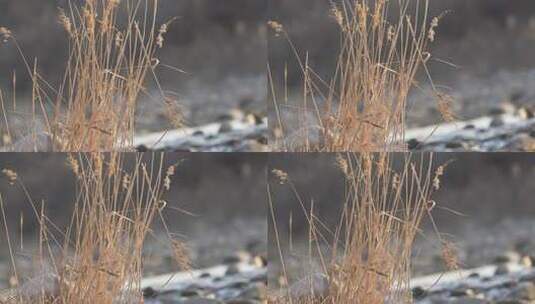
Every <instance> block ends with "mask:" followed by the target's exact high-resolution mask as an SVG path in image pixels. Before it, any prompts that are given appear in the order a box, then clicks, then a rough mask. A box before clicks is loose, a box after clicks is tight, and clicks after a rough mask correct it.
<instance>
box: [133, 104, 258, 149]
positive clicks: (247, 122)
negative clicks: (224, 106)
mask: <svg viewBox="0 0 535 304" xmlns="http://www.w3.org/2000/svg"><path fill="white" fill-rule="evenodd" d="M267 134H268V122H267V119H266V118H265V117H261V116H258V115H255V114H244V113H243V112H241V111H233V112H231V113H230V114H229V115H226V116H225V117H223V119H221V121H219V122H214V123H211V124H207V125H204V126H199V127H194V128H182V129H177V130H171V131H164V132H156V133H149V134H145V135H139V136H137V137H136V138H135V140H134V145H135V147H136V149H137V150H138V151H149V150H153V151H154V150H163V151H172V152H177V151H180V152H265V151H267V150H268V146H267V145H268V142H267Z"/></svg>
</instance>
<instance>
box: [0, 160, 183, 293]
mask: <svg viewBox="0 0 535 304" xmlns="http://www.w3.org/2000/svg"><path fill="white" fill-rule="evenodd" d="M122 155H123V154H120V153H119V154H115V153H114V154H108V155H105V154H97V153H95V154H81V155H79V156H69V157H68V164H69V166H70V167H71V168H72V170H73V172H74V175H75V177H76V187H77V196H76V197H77V199H76V201H75V202H74V204H75V206H74V213H73V216H72V220H71V224H70V225H69V227H68V229H67V230H66V231H60V230H58V229H59V228H58V227H57V226H55V225H54V223H51V222H50V221H49V220H48V218H47V216H46V214H45V213H44V211H43V210H44V207H43V205H42V204H38V203H35V202H33V201H32V200H31V198H30V197H29V194H28V191H26V189H25V188H24V184H23V183H22V181H21V180H20V178H19V177H18V176H17V174H16V172H14V171H12V170H9V169H8V170H4V175H6V176H7V178H8V180H9V181H10V183H12V184H13V185H14V186H19V187H21V188H22V189H23V190H24V191H25V193H26V194H27V195H28V200H29V201H30V203H31V204H32V206H33V208H34V211H35V215H36V217H37V218H38V220H39V224H40V233H39V236H38V240H39V246H38V250H37V252H36V253H35V261H34V262H35V264H36V265H37V267H38V268H39V270H38V271H37V272H38V273H41V274H46V275H45V276H41V277H37V278H29V280H25V279H28V278H21V277H19V276H18V274H17V270H16V266H15V265H14V266H13V267H14V268H15V270H14V279H15V281H14V282H15V286H14V288H13V289H12V290H11V291H10V292H9V293H8V294H2V301H5V302H6V303H142V302H143V299H142V295H141V291H140V289H139V288H140V287H139V286H140V280H141V275H142V271H143V257H142V250H143V245H144V242H145V239H146V238H147V237H148V236H150V235H153V231H152V229H151V226H152V224H153V221H154V220H155V219H157V218H159V217H162V212H163V210H164V209H165V207H166V202H165V201H163V199H162V195H163V194H164V193H165V192H166V191H167V190H169V187H170V186H171V177H172V176H173V174H174V172H175V167H174V166H172V167H169V168H168V169H167V170H165V169H164V168H163V156H162V155H153V156H152V158H151V159H150V160H149V161H144V160H142V158H141V156H137V157H136V160H135V165H134V168H133V169H132V170H128V171H127V170H126V169H125V166H124V162H125V160H124V159H123V156H122ZM4 207H5V206H3V203H2V210H4ZM162 219H163V218H162ZM4 222H5V217H4ZM4 227H5V228H6V234H7V237H8V240H9V231H8V230H7V224H5V226H4ZM168 235H169V240H168V241H167V242H168V244H170V245H169V246H171V248H172V249H173V251H174V252H175V258H176V261H177V263H179V264H180V266H181V267H184V268H187V267H188V261H187V255H186V253H185V251H184V247H183V245H182V243H181V242H179V241H177V240H173V239H172V236H171V235H170V233H169V231H168ZM11 246H12V244H11V242H9V248H10V250H11V248H12V247H11ZM12 259H14V257H13V253H12ZM14 264H15V263H14ZM25 281H27V282H25Z"/></svg>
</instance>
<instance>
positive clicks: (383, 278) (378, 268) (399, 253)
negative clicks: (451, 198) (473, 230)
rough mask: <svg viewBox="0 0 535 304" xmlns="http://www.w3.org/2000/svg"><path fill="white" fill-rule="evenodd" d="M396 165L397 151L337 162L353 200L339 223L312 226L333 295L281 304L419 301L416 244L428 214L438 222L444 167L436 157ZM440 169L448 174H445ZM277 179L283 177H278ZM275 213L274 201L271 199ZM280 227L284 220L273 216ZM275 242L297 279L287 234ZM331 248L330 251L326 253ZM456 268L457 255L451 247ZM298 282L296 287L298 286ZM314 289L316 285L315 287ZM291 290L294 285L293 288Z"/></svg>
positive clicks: (284, 297) (289, 295)
mask: <svg viewBox="0 0 535 304" xmlns="http://www.w3.org/2000/svg"><path fill="white" fill-rule="evenodd" d="M398 160H401V165H395V164H394V160H393V156H392V154H390V153H377V154H369V153H362V154H347V155H339V156H338V157H337V165H338V166H339V167H340V169H341V170H342V172H343V173H344V176H345V183H346V184H345V188H346V198H345V203H344V205H343V211H342V213H341V215H340V221H339V225H338V226H337V227H335V228H334V229H333V228H332V227H326V226H325V224H324V223H322V222H321V221H320V220H319V215H316V214H314V211H313V209H314V208H312V209H311V211H310V214H308V215H307V220H308V223H309V229H310V230H309V246H310V248H309V254H310V256H311V260H316V261H317V262H318V263H319V264H320V268H321V272H322V274H323V275H325V276H326V277H327V281H328V289H327V290H326V291H315V292H310V294H309V295H304V296H303V295H301V296H300V297H299V298H296V297H295V293H293V292H288V291H285V290H284V289H283V290H281V291H280V293H278V295H279V296H278V297H274V299H272V302H273V303H289V304H296V303H301V304H315V303H322V304H339V303H370V304H376V303H377V304H379V303H381V304H382V303H411V302H412V295H411V292H410V287H409V281H410V276H411V255H412V249H413V242H414V240H415V238H416V236H417V234H418V233H420V230H419V229H420V224H421V222H422V220H423V219H424V217H426V216H429V217H431V212H432V209H433V208H434V205H435V204H434V201H432V200H431V197H432V194H433V192H434V191H435V188H434V187H433V184H434V182H433V179H434V178H435V177H436V178H438V177H439V176H441V175H442V174H443V167H440V169H437V172H433V170H432V164H433V156H432V155H430V156H423V155H422V156H421V157H420V158H419V159H417V160H415V159H414V158H413V156H402V157H400V158H399V159H398ZM439 171H440V172H439ZM275 174H276V173H275ZM287 183H288V184H289V185H290V187H292V189H293V191H294V193H296V195H297V197H298V200H299V202H300V204H301V207H302V208H303V210H308V209H307V208H305V206H304V202H303V201H301V199H300V198H299V194H298V191H297V189H295V186H294V185H293V183H292V182H291V180H290V179H287ZM270 207H271V210H272V214H271V215H272V217H273V216H274V212H273V203H272V202H271V201H270ZM273 223H274V225H275V226H276V219H273ZM274 231H275V236H274V237H275V240H276V242H277V245H278V246H279V258H280V262H281V263H282V269H283V276H284V277H285V280H286V281H289V278H288V273H287V270H286V266H285V260H284V257H283V254H282V252H281V243H280V238H279V233H278V230H277V228H276V227H275V230H274ZM325 246H327V247H329V248H330V253H329V254H327V255H326V254H325V253H324V250H322V249H321V248H324V247H325ZM444 248H445V251H444V253H445V254H447V257H448V259H447V260H446V261H448V265H449V266H452V265H453V264H454V263H455V261H454V256H455V255H454V252H453V251H452V250H450V249H451V248H452V247H451V246H444ZM292 283H293V282H289V285H290V286H291V285H292ZM312 286H313V284H312V282H311V289H313V288H312ZM290 289H291V288H290Z"/></svg>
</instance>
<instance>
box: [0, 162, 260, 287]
mask: <svg viewBox="0 0 535 304" xmlns="http://www.w3.org/2000/svg"><path fill="white" fill-rule="evenodd" d="M125 157H126V159H128V160H129V163H130V164H131V163H132V161H133V160H134V159H135V155H134V154H129V155H128V156H125ZM146 157H147V159H148V158H149V157H150V156H149V155H146ZM66 161H67V159H66V154H61V153H47V154H45V153H43V154H41V153H28V154H25V153H14V154H12V153H4V154H2V155H0V167H1V169H6V168H8V169H11V170H13V171H15V172H16V173H17V174H18V178H19V180H20V181H22V182H23V183H24V185H25V187H26V188H27V189H28V192H29V194H30V196H31V197H32V199H33V201H34V202H36V203H37V204H38V203H39V202H41V201H43V202H44V203H45V214H46V216H48V217H49V218H50V220H51V221H52V222H53V223H54V224H55V225H57V226H58V227H59V228H60V229H64V228H65V227H67V225H68V224H69V220H70V216H71V214H72V207H73V205H74V202H75V195H76V189H75V180H74V176H73V174H72V173H71V171H70V168H69V167H68V166H67V163H66ZM177 162H180V165H179V166H178V167H177V170H176V174H175V176H174V178H172V183H171V190H170V191H169V192H168V193H167V194H166V195H165V197H164V199H165V200H166V201H167V202H168V206H167V208H166V211H165V212H164V217H165V221H166V223H167V225H168V226H169V228H170V230H171V232H172V233H175V234H177V235H178V236H179V239H181V240H183V241H184V242H185V243H186V245H187V247H188V248H189V250H190V258H191V261H192V263H193V267H195V268H200V267H210V266H214V265H217V264H219V263H221V262H222V261H223V259H225V258H226V257H229V256H234V255H235V254H237V253H238V252H248V253H250V254H253V255H263V256H265V253H266V242H267V240H266V236H267V222H266V215H267V213H266V212H267V211H266V210H267V209H266V208H267V202H266V187H265V165H266V156H264V155H262V154H247V153H243V154H218V153H190V154H180V153H173V154H166V156H165V166H164V168H166V167H168V166H170V165H172V164H175V163H177ZM128 166H129V165H128V163H127V165H126V166H125V167H128ZM0 194H1V195H2V198H3V201H4V207H5V208H4V210H5V212H6V218H7V222H8V228H9V232H10V234H9V235H10V238H11V242H12V245H13V247H14V250H15V257H16V259H17V264H18V266H19V267H18V270H19V271H23V270H24V269H28V268H30V266H31V265H32V262H33V261H32V257H31V255H30V253H31V252H32V250H33V249H34V248H35V246H36V237H37V236H38V232H39V225H38V223H37V221H36V217H35V215H34V212H33V210H32V207H31V205H30V203H29V202H28V200H27V199H26V197H25V195H24V193H23V191H22V189H21V188H20V187H18V186H16V185H15V186H12V185H10V184H9V182H8V180H7V179H6V177H5V176H4V175H2V176H1V177H0ZM180 210H182V211H180ZM21 216H22V217H23V218H24V221H23V224H22V232H23V234H21V220H20V219H21ZM161 224H162V223H161V220H156V222H155V227H154V229H155V230H156V231H157V232H158V231H160V232H161V233H156V235H157V237H156V238H155V237H150V236H149V237H148V238H147V245H146V251H145V254H146V262H145V275H146V276H149V275H154V274H164V273H169V272H173V271H178V270H180V269H177V266H176V263H175V262H174V258H173V254H172V252H171V251H170V249H169V247H168V246H166V244H165V240H166V236H165V234H164V233H163V231H162V228H163V227H162V225H161ZM0 231H1V233H0V244H2V246H1V247H2V248H1V249H0V289H1V288H3V287H6V286H7V284H8V280H9V277H10V274H12V273H11V271H12V267H11V263H10V259H9V251H8V247H7V242H6V241H7V240H6V233H5V229H4V227H3V223H2V228H1V229H0ZM21 240H23V245H24V250H21V246H20V242H21Z"/></svg>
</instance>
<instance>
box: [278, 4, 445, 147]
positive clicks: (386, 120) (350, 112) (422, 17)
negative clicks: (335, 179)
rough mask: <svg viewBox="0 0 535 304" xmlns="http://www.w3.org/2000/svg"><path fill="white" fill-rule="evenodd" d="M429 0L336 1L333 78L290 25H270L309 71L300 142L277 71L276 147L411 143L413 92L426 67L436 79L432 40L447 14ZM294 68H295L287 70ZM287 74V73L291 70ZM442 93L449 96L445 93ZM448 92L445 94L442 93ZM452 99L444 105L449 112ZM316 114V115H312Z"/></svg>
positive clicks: (300, 112)
mask: <svg viewBox="0 0 535 304" xmlns="http://www.w3.org/2000/svg"><path fill="white" fill-rule="evenodd" d="M428 2H429V1H428V0H423V1H418V0H416V1H411V0H397V1H389V0H377V1H371V0H347V1H339V2H336V3H337V4H336V3H335V2H334V1H333V2H331V3H332V9H331V14H332V16H333V18H334V20H335V21H336V23H337V24H338V26H339V32H340V37H341V42H340V51H339V54H338V55H337V56H338V58H337V66H336V70H335V72H334V74H333V76H332V79H327V80H325V79H321V78H320V77H319V76H318V75H317V74H316V73H315V72H314V70H313V67H311V66H310V65H309V62H308V55H307V56H305V58H304V59H303V58H300V56H299V54H298V52H297V50H296V47H295V46H294V45H293V44H292V42H291V38H290V37H289V35H288V34H287V33H286V31H285V30H284V27H283V25H282V24H280V23H278V22H276V21H270V22H269V23H268V25H269V26H270V27H271V28H272V30H273V31H274V32H275V35H276V36H284V37H285V38H286V39H287V41H288V42H289V44H290V47H291V49H292V50H293V52H294V54H295V56H296V57H297V59H298V61H299V64H300V68H301V70H302V73H303V78H304V79H303V91H302V93H301V96H300V98H302V103H301V105H299V106H298V108H299V109H298V110H297V113H296V114H295V115H294V118H295V119H294V120H296V121H297V128H298V132H297V134H299V137H300V138H301V139H300V140H299V141H298V142H295V141H292V140H290V139H288V138H286V137H287V136H288V130H287V127H286V126H285V122H284V121H283V119H282V118H281V116H280V115H281V114H280V113H281V110H280V108H279V107H281V106H283V105H285V104H287V103H288V100H287V99H288V95H287V89H285V91H286V92H285V94H284V95H285V97H284V99H285V100H284V102H281V101H278V100H277V97H276V93H277V92H275V88H274V84H273V81H272V76H271V75H270V77H269V78H270V82H271V88H272V93H271V94H272V96H273V99H274V100H273V103H274V106H275V109H276V114H277V116H278V121H277V123H274V124H273V125H272V126H273V128H274V129H275V131H276V132H275V136H274V137H275V139H274V144H273V145H274V147H275V149H279V150H282V151H331V152H332V151H337V152H345V151H355V152H360V151H378V150H380V151H384V150H406V147H405V146H404V145H403V142H404V140H403V139H404V132H405V126H406V116H407V111H408V106H407V98H408V95H409V92H410V91H411V89H414V88H416V87H419V86H418V84H417V83H416V81H415V78H416V75H417V73H418V72H419V71H420V70H421V69H422V68H423V70H425V73H426V75H427V76H428V78H429V80H430V82H431V86H432V88H433V90H434V91H435V92H438V90H437V89H436V87H435V86H434V84H433V82H432V81H431V76H430V72H429V71H428V69H427V67H426V63H427V62H428V60H429V59H430V58H431V54H430V53H429V52H428V46H429V44H430V43H432V42H433V41H434V40H435V36H436V30H437V27H438V25H439V21H440V18H442V16H439V17H434V18H430V17H429V16H428V13H427V12H428V6H429V3H428ZM285 73H287V72H285ZM285 75H286V74H285ZM434 94H435V97H436V98H437V100H442V101H444V100H445V99H444V98H440V96H438V95H437V93H434ZM442 94H443V93H442ZM448 105H449V104H448V103H447V102H441V103H440V107H439V110H440V111H441V112H442V111H443V112H444V113H449V114H447V115H445V117H448V118H451V117H452V115H451V112H449V111H450V110H449V107H448ZM309 113H312V114H311V116H312V117H313V118H312V119H311V118H310V117H309Z"/></svg>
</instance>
